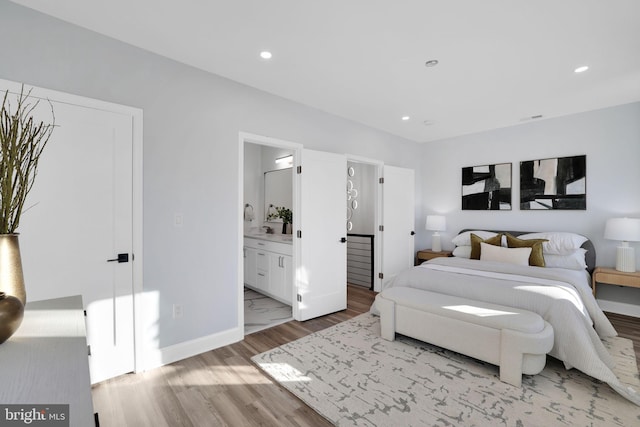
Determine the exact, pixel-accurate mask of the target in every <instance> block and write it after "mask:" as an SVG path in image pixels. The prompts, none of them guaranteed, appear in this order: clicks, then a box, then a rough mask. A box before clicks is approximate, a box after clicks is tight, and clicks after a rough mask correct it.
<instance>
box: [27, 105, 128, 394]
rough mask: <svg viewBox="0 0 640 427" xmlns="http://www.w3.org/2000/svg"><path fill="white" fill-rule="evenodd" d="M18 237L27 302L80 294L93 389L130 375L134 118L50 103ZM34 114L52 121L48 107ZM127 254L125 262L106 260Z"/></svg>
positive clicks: (42, 107) (44, 106)
mask: <svg viewBox="0 0 640 427" xmlns="http://www.w3.org/2000/svg"><path fill="white" fill-rule="evenodd" d="M52 103H53V109H54V111H55V117H56V125H57V127H56V129H55V130H54V133H53V136H52V138H51V140H50V142H49V144H48V146H47V147H46V149H45V151H44V153H43V155H42V158H41V160H40V163H39V169H38V176H37V179H36V181H35V185H34V187H33V189H32V191H31V193H30V194H29V196H28V198H27V203H26V205H28V206H30V208H29V210H28V211H27V212H25V213H24V215H23V218H22V220H21V224H20V227H19V229H18V231H19V232H20V246H21V253H22V261H23V268H24V275H25V283H26V288H27V300H31V301H34V300H41V299H47V298H56V297H61V296H68V295H78V294H81V295H82V297H83V301H84V306H85V309H86V312H87V340H88V344H89V345H90V346H91V356H90V358H89V360H90V370H91V380H92V382H93V383H95V382H98V381H102V380H105V379H107V378H111V377H114V376H116V375H120V374H123V373H127V372H130V371H132V370H133V369H134V333H133V325H134V323H133V277H132V263H131V248H132V141H133V139H132V138H133V136H132V116H131V115H127V114H119V113H114V112H109V111H103V110H98V109H94V108H88V107H83V106H79V105H73V104H69V103H66V102H56V101H55V100H54V101H52ZM38 113H39V114H42V115H43V117H44V119H45V120H46V119H47V118H50V116H51V113H50V108H49V105H48V103H47V101H41V103H40V107H39V109H38ZM119 253H121V254H126V255H127V256H128V257H129V262H126V263H125V262H123V263H119V262H107V260H108V259H113V258H117V254H119Z"/></svg>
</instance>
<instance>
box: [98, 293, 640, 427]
mask: <svg viewBox="0 0 640 427" xmlns="http://www.w3.org/2000/svg"><path fill="white" fill-rule="evenodd" d="M374 297H375V293H374V292H372V291H370V290H368V289H366V288H364V287H360V286H352V285H350V286H348V291H347V309H346V310H344V311H341V312H338V313H334V314H330V315H328V316H323V317H320V318H317V319H312V320H309V321H306V322H297V321H291V322H287V323H284V324H281V325H278V326H275V327H273V328H269V329H265V330H263V331H259V332H256V333H253V334H250V335H247V336H245V339H244V340H243V341H241V342H238V343H235V344H232V345H229V346H226V347H222V348H219V349H216V350H213V351H209V352H206V353H203V354H200V355H197V356H194V357H191V358H188V359H184V360H181V361H178V362H175V363H172V364H170V365H166V366H163V367H161V368H157V369H153V370H151V371H148V372H143V373H140V374H130V375H124V376H121V377H117V378H114V379H111V380H108V381H105V382H103V383H100V384H97V385H95V386H94V387H93V392H92V394H93V401H94V408H95V410H96V411H97V412H99V414H100V422H101V425H102V426H106V427H109V426H117V427H128V426H131V427H141V426H149V427H152V426H153V427H157V426H161V427H164V426H167V427H169V426H170V427H175V426H184V427H192V426H195V427H201V426H214V425H215V426H232V427H235V426H239V425H242V426H278V427H280V426H292V427H296V426H297V427H325V426H331V423H329V422H328V421H327V420H326V419H324V418H323V417H322V416H321V415H319V414H318V413H316V412H315V411H314V410H312V409H311V408H310V407H309V406H307V405H305V404H304V403H303V402H302V401H301V400H299V399H298V398H297V397H295V396H294V395H293V394H291V393H290V392H289V391H287V390H286V389H284V388H283V387H281V386H280V385H279V384H277V383H275V382H274V381H273V380H271V378H269V377H268V376H267V375H266V374H264V373H263V372H262V371H261V370H260V369H259V368H258V367H256V366H255V365H254V364H253V362H251V357H252V356H254V355H256V354H259V353H262V352H264V351H267V350H271V349H273V348H275V347H278V346H280V345H282V344H285V343H287V342H290V341H293V340H296V339H298V338H302V337H304V336H306V335H309V334H310V333H313V332H316V331H319V330H322V329H325V328H328V327H330V326H333V325H336V324H338V323H340V322H343V321H345V320H347V319H350V318H352V317H355V316H357V315H359V314H361V313H364V312H366V311H368V310H369V307H370V306H371V304H372V302H373V299H374ZM607 316H608V317H609V319H611V322H612V323H613V325H614V327H615V328H616V330H617V331H618V333H619V334H620V336H623V337H626V338H629V339H631V340H633V342H634V347H635V350H636V358H637V359H638V363H639V364H640V358H639V357H638V355H640V319H639V318H635V317H629V316H622V315H619V314H612V313H607Z"/></svg>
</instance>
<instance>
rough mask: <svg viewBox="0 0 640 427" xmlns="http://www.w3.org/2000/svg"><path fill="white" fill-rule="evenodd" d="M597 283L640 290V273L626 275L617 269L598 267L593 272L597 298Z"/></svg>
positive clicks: (593, 284)
mask: <svg viewBox="0 0 640 427" xmlns="http://www.w3.org/2000/svg"><path fill="white" fill-rule="evenodd" d="M596 283H606V284H608V285H618V286H628V287H630V288H640V271H636V272H633V273H624V272H622V271H618V270H616V269H615V268H607V267H596V269H595V270H593V278H592V279H591V289H593V296H596Z"/></svg>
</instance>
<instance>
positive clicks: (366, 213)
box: [346, 160, 380, 290]
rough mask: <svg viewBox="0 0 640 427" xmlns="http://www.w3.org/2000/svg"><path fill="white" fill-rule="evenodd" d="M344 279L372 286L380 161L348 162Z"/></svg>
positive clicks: (374, 272) (376, 233)
mask: <svg viewBox="0 0 640 427" xmlns="http://www.w3.org/2000/svg"><path fill="white" fill-rule="evenodd" d="M346 172H347V194H346V204H347V224H346V227H347V283H349V284H352V285H357V286H363V287H366V288H368V289H371V290H373V289H374V283H375V277H376V271H377V269H376V266H377V262H376V260H377V257H378V251H379V249H378V247H379V244H378V240H379V239H377V235H378V212H379V204H380V199H379V197H380V195H379V165H377V164H372V163H367V162H363V161H357V160H349V161H348V162H347V171H346Z"/></svg>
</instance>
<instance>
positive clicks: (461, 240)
mask: <svg viewBox="0 0 640 427" xmlns="http://www.w3.org/2000/svg"><path fill="white" fill-rule="evenodd" d="M471 233H473V234H475V235H476V236H478V237H480V238H481V239H482V240H487V239H489V238H491V237H493V236H495V235H497V234H498V233H494V232H493V231H484V230H475V231H465V232H464V233H460V234H458V235H457V236H456V237H454V238H453V239H452V240H451V243H453V244H454V245H456V246H471Z"/></svg>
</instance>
